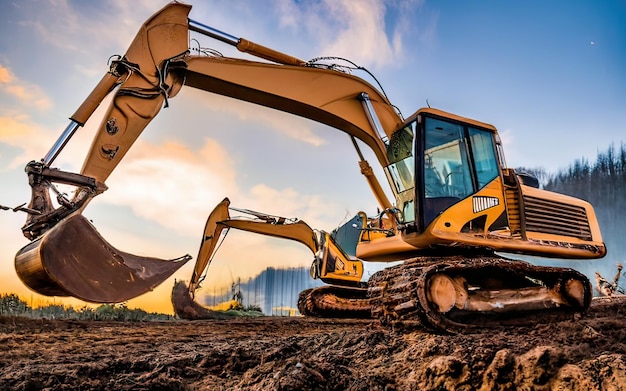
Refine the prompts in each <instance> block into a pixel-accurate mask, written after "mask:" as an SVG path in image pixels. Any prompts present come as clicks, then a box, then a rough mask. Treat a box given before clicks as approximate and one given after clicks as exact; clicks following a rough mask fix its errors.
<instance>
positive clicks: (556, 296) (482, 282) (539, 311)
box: [298, 255, 592, 332]
mask: <svg viewBox="0 0 626 391" xmlns="http://www.w3.org/2000/svg"><path fill="white" fill-rule="evenodd" d="M439 285H442V286H443V288H441V289H440V288H438V286H439ZM440 292H443V293H440ZM591 296H592V290H591V285H590V284H589V281H588V280H587V278H586V277H585V276H584V275H582V274H581V273H579V272H577V271H575V270H573V269H567V268H554V267H543V266H535V265H532V264H529V263H527V262H522V261H517V260H510V259H506V258H502V257H497V256H492V255H488V256H480V257H472V258H465V257H462V256H452V257H445V258H442V257H418V258H412V259H409V260H407V261H406V262H405V263H403V264H402V265H397V266H394V267H390V268H387V269H384V270H382V271H380V272H378V273H376V274H374V275H373V276H372V278H371V279H370V281H369V283H368V289H367V294H365V293H364V290H362V289H358V290H355V289H350V288H341V287H335V286H324V287H320V288H314V289H309V290H306V291H303V292H302V293H301V294H300V298H299V303H298V308H299V310H300V312H301V313H302V314H303V315H305V316H316V317H344V318H345V317H350V318H369V317H371V318H375V319H380V321H381V322H382V323H383V324H388V325H397V326H402V327H406V326H414V325H420V326H421V327H427V328H431V329H435V330H440V331H449V332H460V331H464V330H468V329H473V328H484V327H493V326H502V325H521V324H529V323H536V322H549V321H555V320H562V319H563V318H567V317H571V316H572V314H575V313H580V312H584V311H586V310H587V308H588V307H589V305H590V303H591Z"/></svg>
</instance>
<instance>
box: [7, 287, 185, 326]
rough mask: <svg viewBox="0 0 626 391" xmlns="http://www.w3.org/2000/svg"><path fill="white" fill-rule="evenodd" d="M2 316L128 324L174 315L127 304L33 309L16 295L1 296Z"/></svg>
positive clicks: (56, 305) (55, 306)
mask: <svg viewBox="0 0 626 391" xmlns="http://www.w3.org/2000/svg"><path fill="white" fill-rule="evenodd" d="M0 316H25V317H30V318H44V319H76V320H99V321H127V322H143V321H155V320H171V319H172V318H173V316H172V315H167V314H160V313H156V312H146V311H144V310H142V309H130V308H128V307H127V305H126V303H121V304H102V305H100V306H98V307H96V308H93V307H89V306H83V307H81V308H74V307H72V306H69V305H61V304H48V305H45V306H40V307H37V308H33V307H31V306H29V305H28V303H26V302H25V301H24V300H22V299H21V298H20V297H19V296H18V295H16V294H15V293H3V294H0Z"/></svg>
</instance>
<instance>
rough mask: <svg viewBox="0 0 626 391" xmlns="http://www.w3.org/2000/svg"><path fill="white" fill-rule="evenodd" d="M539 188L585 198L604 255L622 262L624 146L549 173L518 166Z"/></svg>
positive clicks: (625, 253)
mask: <svg viewBox="0 0 626 391" xmlns="http://www.w3.org/2000/svg"><path fill="white" fill-rule="evenodd" d="M521 170H523V171H526V172H528V173H530V174H532V175H534V176H536V177H537V179H539V182H540V183H541V184H542V186H543V188H544V189H546V190H550V191H555V192H557V193H562V194H567V195H571V196H573V197H576V198H581V199H584V200H586V201H589V202H590V203H591V204H592V205H593V207H594V209H595V212H596V215H597V217H598V221H599V223H600V229H601V231H602V236H603V239H604V242H605V243H606V245H607V248H608V254H607V258H610V259H612V260H615V261H621V262H622V263H624V264H626V145H625V144H624V143H621V144H620V147H619V148H616V147H615V145H613V144H612V145H611V146H609V148H608V149H607V150H605V151H602V152H598V156H597V158H596V161H595V162H593V163H592V162H590V161H588V160H587V159H584V158H583V159H577V160H576V161H574V163H573V164H571V165H570V166H569V167H568V168H567V169H564V170H560V171H559V172H558V173H556V174H549V173H546V171H545V170H544V169H542V168H534V169H527V168H521Z"/></svg>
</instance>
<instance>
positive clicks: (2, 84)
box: [0, 64, 52, 111]
mask: <svg viewBox="0 0 626 391" xmlns="http://www.w3.org/2000/svg"><path fill="white" fill-rule="evenodd" d="M0 91H1V92H2V93H3V94H7V95H9V96H11V97H13V98H16V99H17V100H18V101H19V102H20V103H27V104H28V106H29V107H32V108H35V109H38V110H42V111H45V110H49V109H50V108H51V107H52V102H51V101H50V99H49V98H48V97H47V96H46V94H45V93H44V92H43V90H42V89H41V88H40V87H39V86H37V85H34V84H31V83H27V82H25V81H22V80H19V79H18V78H17V77H16V76H15V75H14V74H13V72H11V69H9V68H7V67H5V66H3V65H1V64H0Z"/></svg>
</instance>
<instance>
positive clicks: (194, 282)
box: [189, 198, 363, 295]
mask: <svg viewBox="0 0 626 391" xmlns="http://www.w3.org/2000/svg"><path fill="white" fill-rule="evenodd" d="M229 210H233V211H236V212H240V213H243V214H244V216H238V217H231V216H230V213H229ZM230 228H236V229H240V230H243V231H248V232H254V233H258V234H262V235H267V236H272V237H276V238H282V239H290V240H294V241H296V242H299V243H301V244H303V245H305V246H306V247H307V248H308V249H309V250H311V252H312V253H313V254H314V257H315V258H314V261H313V267H312V270H311V274H312V277H314V278H320V279H321V280H322V281H326V282H333V281H341V283H342V284H343V285H352V286H358V285H359V282H360V281H361V277H362V276H363V262H362V261H360V260H358V259H351V258H350V257H349V256H348V255H346V254H345V253H344V252H343V251H342V250H341V248H340V247H339V246H338V245H337V244H336V243H335V242H334V240H333V239H332V237H331V236H330V235H329V234H328V233H326V232H324V231H315V230H313V229H312V228H311V227H309V225H308V224H306V223H305V222H304V221H302V220H298V219H289V218H285V217H280V216H273V215H269V214H265V213H259V212H255V211H251V210H247V209H235V208H231V207H230V200H229V199H228V198H225V199H224V200H223V201H222V202H220V203H219V204H218V205H217V206H216V207H215V208H214V209H213V211H212V212H211V214H210V215H209V217H208V219H207V222H206V225H205V228H204V234H203V236H202V240H201V243H200V250H199V251H198V256H197V258H196V265H195V267H194V271H193V274H192V276H191V281H190V282H189V292H190V294H192V295H193V293H194V292H195V291H196V290H197V289H198V288H199V287H200V283H201V282H202V280H203V273H204V272H205V270H206V269H207V268H208V267H209V264H210V263H211V260H212V258H213V255H214V254H215V251H216V247H217V246H218V244H219V240H220V236H221V234H222V231H223V230H228V229H230Z"/></svg>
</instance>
